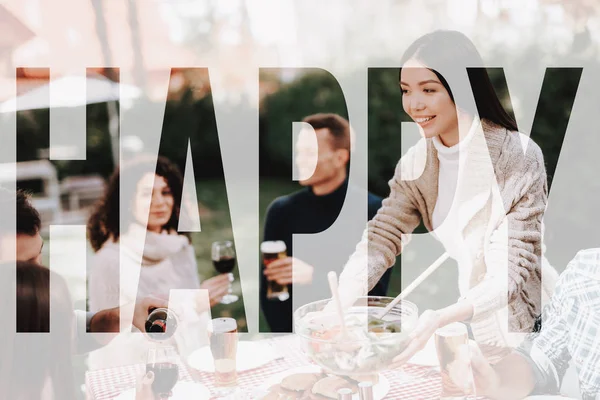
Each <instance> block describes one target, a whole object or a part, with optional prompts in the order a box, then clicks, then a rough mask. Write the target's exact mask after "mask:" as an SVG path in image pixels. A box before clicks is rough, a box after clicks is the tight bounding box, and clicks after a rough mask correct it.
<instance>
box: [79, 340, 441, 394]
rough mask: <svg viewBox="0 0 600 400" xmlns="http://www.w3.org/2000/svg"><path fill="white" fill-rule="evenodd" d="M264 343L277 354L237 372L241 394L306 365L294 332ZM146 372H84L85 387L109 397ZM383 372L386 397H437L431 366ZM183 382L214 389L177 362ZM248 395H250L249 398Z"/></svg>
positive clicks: (205, 377) (207, 376) (136, 368)
mask: <svg viewBox="0 0 600 400" xmlns="http://www.w3.org/2000/svg"><path fill="white" fill-rule="evenodd" d="M264 342H266V343H268V344H269V345H271V346H273V347H274V348H275V351H276V353H277V355H278V356H279V357H283V358H278V359H276V360H274V361H272V362H270V363H268V364H267V365H264V366H263V367H261V368H257V369H254V370H251V371H245V372H241V373H239V374H238V384H239V386H240V388H241V389H242V390H244V393H251V389H252V388H256V387H258V386H260V385H261V384H262V383H263V382H264V381H265V379H267V378H269V377H271V376H273V375H274V374H278V373H280V372H283V371H286V370H288V369H291V368H296V367H300V366H303V365H308V364H309V361H308V359H307V358H306V357H305V356H304V354H303V353H302V351H301V350H300V344H299V341H298V338H297V337H296V336H293V335H288V336H282V337H277V338H272V339H265V340H264ZM144 372H145V365H142V364H139V365H131V366H125V367H117V368H110V369H103V370H96V371H89V372H88V373H87V374H86V390H87V394H88V398H89V399H91V400H105V399H112V398H114V397H116V396H118V395H119V394H120V393H121V392H123V391H125V390H128V389H130V388H133V387H134V386H135V382H136V379H137V378H138V377H140V376H142V375H143V374H144ZM383 375H385V377H386V378H387V379H388V381H389V383H390V391H389V392H388V394H387V396H386V397H385V399H439V395H440V389H441V378H440V375H439V373H437V372H436V371H435V370H434V369H432V368H431V367H423V366H417V365H407V366H406V367H405V368H404V370H403V371H402V372H398V371H386V372H383ZM180 376H181V380H183V381H196V382H200V383H202V384H203V385H205V386H206V387H208V388H209V389H210V390H211V392H212V391H213V389H214V385H213V376H212V374H211V373H206V372H199V371H196V370H192V369H191V368H189V367H186V366H185V365H180ZM248 398H251V397H248Z"/></svg>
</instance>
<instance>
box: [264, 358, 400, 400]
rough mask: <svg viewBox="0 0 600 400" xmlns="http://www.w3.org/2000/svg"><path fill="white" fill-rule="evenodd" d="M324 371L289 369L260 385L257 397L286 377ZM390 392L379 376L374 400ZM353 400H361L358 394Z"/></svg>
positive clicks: (317, 368) (313, 368) (314, 367)
mask: <svg viewBox="0 0 600 400" xmlns="http://www.w3.org/2000/svg"><path fill="white" fill-rule="evenodd" d="M321 371H322V369H321V368H320V367H318V366H316V365H305V366H303V367H297V368H292V369H288V370H287V371H284V372H282V373H280V374H276V375H273V376H271V377H269V378H267V379H266V380H265V382H264V383H263V384H262V385H260V386H259V387H258V388H257V390H256V393H255V395H256V396H264V395H266V394H267V393H268V392H269V388H270V387H271V386H273V385H276V384H278V383H281V380H282V379H283V378H285V377H286V376H289V375H292V374H301V373H319V372H321ZM389 391H390V383H389V382H388V380H387V378H386V377H385V376H383V375H382V374H379V382H378V383H377V385H374V386H373V400H381V399H383V398H384V397H385V395H386V394H388V392H389ZM352 399H353V400H359V396H358V393H356V394H355V395H354V396H352Z"/></svg>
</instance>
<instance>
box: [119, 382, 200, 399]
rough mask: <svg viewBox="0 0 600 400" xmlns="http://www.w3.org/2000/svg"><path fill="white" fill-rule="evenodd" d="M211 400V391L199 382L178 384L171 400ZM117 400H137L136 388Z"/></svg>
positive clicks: (124, 393)
mask: <svg viewBox="0 0 600 400" xmlns="http://www.w3.org/2000/svg"><path fill="white" fill-rule="evenodd" d="M189 399H194V400H209V399H210V390H208V388H207V387H206V386H204V385H202V384H200V383H197V382H177V385H175V387H174V388H173V396H171V397H170V398H169V400H189ZM115 400H135V388H132V389H129V390H127V391H125V392H123V393H121V394H120V395H119V396H118V397H117V398H116V399H115Z"/></svg>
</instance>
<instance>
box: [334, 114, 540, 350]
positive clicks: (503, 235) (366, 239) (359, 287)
mask: <svg viewBox="0 0 600 400" xmlns="http://www.w3.org/2000/svg"><path fill="white" fill-rule="evenodd" d="M523 144H527V148H526V151H525V150H524V147H523ZM466 157H467V158H466V161H465V168H464V172H465V173H464V174H461V179H460V180H459V185H458V188H457V192H456V195H455V196H457V197H455V202H456V201H458V204H459V225H460V226H459V231H460V232H462V236H463V237H462V240H464V243H466V244H467V248H468V252H469V257H468V259H469V260H470V262H471V263H472V273H471V274H470V276H468V277H467V278H466V279H469V282H468V283H467V285H466V287H468V288H470V289H469V290H468V292H467V293H461V294H462V295H463V297H464V298H467V299H469V300H470V301H471V303H472V304H473V306H474V315H473V320H472V325H473V326H476V325H477V322H478V321H484V320H488V322H489V319H490V317H493V316H494V314H496V317H495V318H496V322H495V324H496V325H498V326H501V325H502V321H501V320H498V318H502V317H501V316H500V317H498V315H497V314H498V311H499V310H502V309H503V310H505V311H506V310H507V311H508V319H509V331H511V332H530V331H531V328H532V326H533V321H534V319H535V317H536V316H537V315H539V313H540V309H541V292H542V286H541V267H540V266H541V232H542V226H541V225H542V216H543V213H544V210H545V207H546V201H547V191H548V188H547V180H546V170H545V167H544V160H543V155H542V152H541V150H540V148H539V147H538V146H537V145H536V144H535V143H534V142H533V141H532V140H528V138H527V137H525V136H524V135H522V134H519V133H518V132H510V131H507V130H506V129H505V128H503V127H500V126H498V125H496V124H494V123H492V122H490V121H487V120H482V121H481V126H480V128H479V130H478V132H477V133H476V134H475V137H474V138H473V140H472V143H471V144H470V145H469V148H468V150H467V154H466ZM438 173H439V160H438V156H437V151H436V149H435V146H434V145H433V143H432V141H431V139H422V140H421V141H420V142H419V143H418V144H417V145H415V146H414V147H413V148H411V149H410V150H409V151H408V152H407V154H406V155H405V156H404V157H402V159H401V160H400V162H399V163H398V166H397V168H396V172H395V174H394V177H393V178H392V179H391V180H390V181H389V186H390V195H389V196H388V197H387V198H386V199H385V200H384V201H383V204H382V207H381V208H380V209H379V211H378V213H377V215H376V216H375V217H374V218H373V219H372V220H371V221H370V222H369V223H368V227H367V230H365V233H364V234H363V240H362V241H361V243H359V244H358V246H357V249H356V251H355V253H354V254H353V255H352V256H351V257H350V260H349V261H348V263H347V265H346V267H345V269H344V271H343V273H342V274H341V276H340V291H341V292H342V291H343V292H345V293H344V295H343V296H345V297H346V299H345V300H346V301H347V302H349V301H350V298H351V297H353V296H352V295H349V293H353V294H354V295H364V294H365V293H366V290H368V289H370V288H372V287H373V286H374V285H375V283H376V282H377V281H378V280H379V279H380V277H381V276H382V274H383V273H384V272H385V270H386V269H387V268H389V267H390V266H392V265H393V264H394V262H395V259H396V257H397V256H398V255H399V254H400V252H401V251H402V247H403V244H406V242H407V239H409V236H410V233H412V232H413V230H414V229H415V228H416V227H417V226H418V224H419V222H420V221H421V220H423V223H424V225H425V226H426V227H427V229H428V230H429V231H431V230H432V229H433V228H432V222H431V217H432V214H433V210H434V207H435V204H436V200H437V190H438ZM367 265H368V270H366V269H367ZM366 277H368V285H365V284H364V282H365V278H366ZM361 282H362V283H361ZM343 300H344V299H343ZM507 306H508V307H507ZM505 315H506V314H505ZM504 318H505V319H504V321H506V316H505V317H504ZM504 326H506V322H504ZM502 331H506V329H502ZM476 336H477V334H476ZM476 339H477V337H476Z"/></svg>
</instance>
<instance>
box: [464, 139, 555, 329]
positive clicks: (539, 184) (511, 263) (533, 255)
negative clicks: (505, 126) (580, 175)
mask: <svg viewBox="0 0 600 400" xmlns="http://www.w3.org/2000/svg"><path fill="white" fill-rule="evenodd" d="M530 147H532V149H531V150H532V151H531V153H529V151H528V155H527V156H525V157H522V154H520V156H521V162H515V159H514V158H515V157H504V158H502V160H503V161H504V162H505V163H506V169H504V170H505V171H510V173H509V174H508V175H507V176H506V177H500V179H502V180H503V182H502V184H503V185H502V186H503V187H504V191H503V193H510V195H511V196H510V197H511V199H510V200H508V201H505V208H507V209H508V212H507V214H506V218H505V219H504V222H503V224H501V225H502V226H503V227H504V229H503V230H502V231H500V230H499V231H497V232H494V233H493V234H492V235H491V237H490V241H489V243H487V246H486V247H485V249H486V251H485V263H486V266H487V271H488V272H487V274H486V276H485V277H484V279H483V280H482V281H481V282H480V283H479V284H478V285H476V286H474V287H473V288H472V289H471V290H470V291H469V292H468V293H467V294H466V295H465V297H466V298H467V299H469V300H471V302H472V304H473V307H474V315H473V318H474V319H476V318H481V317H485V316H487V315H489V314H491V313H493V312H494V311H496V310H498V309H500V308H502V307H505V306H506V304H509V303H512V302H513V301H515V300H516V299H517V298H519V299H520V300H521V301H520V302H519V303H518V304H515V305H516V307H517V309H516V311H517V312H518V313H522V314H528V315H529V316H531V317H532V318H534V317H535V316H537V314H538V313H539V307H540V304H539V303H540V302H539V297H540V293H541V292H540V291H541V285H540V280H541V279H540V277H541V266H540V265H541V246H542V243H541V233H542V217H543V214H544V210H545V208H546V203H547V197H548V184H547V177H546V170H545V167H544V162H543V156H542V153H541V151H540V150H539V147H537V145H535V144H534V143H533V142H531V143H530ZM519 151H520V149H519ZM509 164H510V165H512V166H513V167H512V168H509V167H508V165H509ZM503 197H505V196H504V195H503ZM505 200H506V199H505ZM499 265H506V267H507V268H498V266H499ZM507 269H508V277H499V276H496V274H497V273H499V272H500V271H506V270H507ZM502 281H505V282H506V283H507V285H506V286H504V287H503V285H500V284H499V282H502ZM505 288H507V292H506V293H503V291H504V290H505ZM522 328H523V329H528V328H529V327H522Z"/></svg>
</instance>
